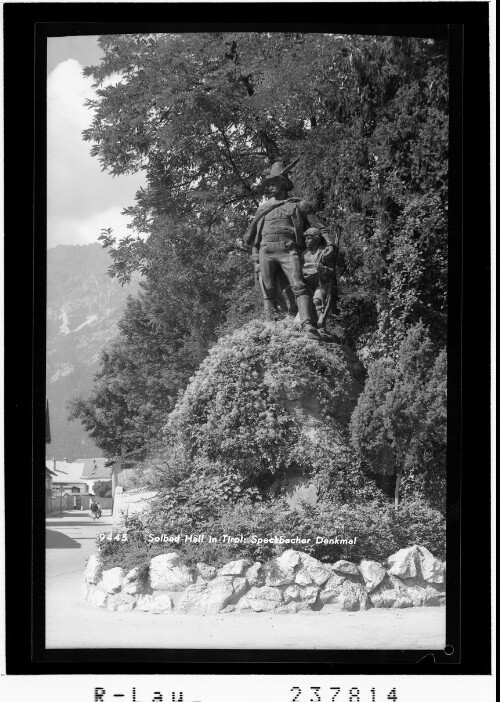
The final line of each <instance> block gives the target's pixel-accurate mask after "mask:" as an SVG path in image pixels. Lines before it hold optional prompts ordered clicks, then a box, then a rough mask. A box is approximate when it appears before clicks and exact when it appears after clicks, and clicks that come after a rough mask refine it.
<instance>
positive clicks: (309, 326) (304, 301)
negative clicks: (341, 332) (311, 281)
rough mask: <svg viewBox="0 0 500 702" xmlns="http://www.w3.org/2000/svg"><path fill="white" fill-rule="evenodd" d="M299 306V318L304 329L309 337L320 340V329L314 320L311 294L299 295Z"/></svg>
mask: <svg viewBox="0 0 500 702" xmlns="http://www.w3.org/2000/svg"><path fill="white" fill-rule="evenodd" d="M297 307H298V308H299V319H300V326H301V327H302V331H303V332H304V334H305V335H306V336H307V337H308V338H309V339H316V340H319V338H320V336H319V334H318V330H317V329H316V325H315V324H314V322H313V321H312V320H313V315H312V302H311V298H310V297H309V295H299V297H298V298H297Z"/></svg>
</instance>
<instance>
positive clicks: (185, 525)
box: [101, 500, 446, 569]
mask: <svg viewBox="0 0 500 702" xmlns="http://www.w3.org/2000/svg"><path fill="white" fill-rule="evenodd" d="M165 514H166V515H168V514H169V511H168V510H166V511H165ZM153 525H154V528H153ZM127 527H128V530H129V532H128V533H129V541H128V542H125V543H122V542H113V541H111V542H106V545H105V546H104V548H103V550H102V551H101V558H102V559H103V560H104V561H105V563H106V567H113V566H115V565H121V566H122V567H123V568H125V569H128V568H133V567H142V568H145V567H147V563H148V561H149V560H150V559H151V558H153V557H154V556H156V555H159V554H160V553H166V552H169V551H178V552H179V553H180V554H181V556H182V560H183V562H185V563H187V564H189V565H194V564H195V563H196V562H198V561H203V562H205V563H209V564H211V565H215V566H221V565H223V564H225V563H227V562H228V561H230V560H235V559H238V558H244V557H246V558H250V559H251V560H259V561H262V562H263V561H265V562H268V561H270V560H272V559H273V558H275V557H276V556H278V555H279V554H280V553H282V552H283V551H284V550H286V549H288V548H294V549H296V550H299V551H304V552H306V553H309V554H310V555H312V556H313V557H315V558H318V559H319V560H321V561H323V562H330V563H333V562H335V561H337V560H339V559H346V560H350V561H360V560H361V559H371V560H376V561H384V560H385V559H386V558H387V557H388V556H389V555H391V554H392V553H394V552H395V551H397V550H399V549H400V548H406V547H407V546H411V545H413V544H419V545H421V546H425V547H426V548H428V549H429V550H430V551H431V553H433V554H434V555H435V556H437V557H439V558H444V557H445V527H446V525H445V520H444V518H443V517H442V515H441V514H440V513H439V512H438V511H437V510H434V509H431V508H429V507H428V506H426V505H425V503H423V502H421V501H419V500H413V501H412V502H407V503H405V504H404V505H402V506H401V508H400V509H399V510H395V509H394V506H393V505H392V504H390V503H388V502H385V503H383V502H380V501H373V502H367V503H365V504H362V505H356V506H354V505H339V504H335V503H325V502H321V503H319V504H318V505H316V506H311V505H306V504H304V505H302V506H301V508H300V509H290V508H289V507H288V506H287V504H286V503H285V502H283V501H281V500H278V501H276V502H273V503H271V502H262V503H260V504H250V503H249V502H247V501H243V502H241V503H240V504H237V505H234V506H232V507H231V508H228V507H227V505H226V507H225V508H224V509H221V510H220V511H219V512H217V510H216V509H213V511H212V513H211V514H209V515H208V516H207V518H206V519H205V521H203V520H202V519H199V518H198V519H197V520H195V523H194V524H193V523H190V522H189V520H186V521H184V522H182V521H181V522H180V523H179V522H178V521H177V520H176V519H173V518H169V519H167V521H165V522H164V523H163V524H161V523H160V520H159V514H158V512H156V513H155V514H154V520H153V519H152V517H151V515H150V517H149V520H148V518H144V519H143V520H142V521H141V522H139V521H138V520H134V522H130V523H129V524H128V525H127ZM149 533H154V534H160V533H166V534H169V535H176V534H179V533H180V534H181V535H183V534H196V535H198V534H202V533H204V534H205V535H206V538H205V541H203V542H202V543H192V542H187V543H186V542H185V541H184V540H183V538H181V543H180V544H178V545H177V544H172V543H167V544H149V543H148V542H147V538H148V534H149ZM224 534H226V535H228V536H232V537H239V536H240V535H243V537H245V538H246V539H247V541H246V543H234V542H228V541H227V540H226V541H223V536H224ZM209 535H210V536H212V537H216V538H217V539H218V540H217V542H214V543H209V541H208V536H209ZM252 535H253V537H255V538H254V543H252V542H251V540H250V537H252ZM276 536H277V537H280V536H282V537H283V538H285V539H289V538H295V537H300V538H303V539H310V542H309V543H308V544H300V543H299V544H274V543H258V539H259V538H260V539H269V537H276ZM318 536H321V537H324V538H325V539H333V538H335V536H338V537H339V539H352V540H354V537H356V543H353V544H349V543H344V544H342V543H338V544H335V543H333V544H328V543H324V542H323V543H316V537H318ZM124 564H125V565H124Z"/></svg>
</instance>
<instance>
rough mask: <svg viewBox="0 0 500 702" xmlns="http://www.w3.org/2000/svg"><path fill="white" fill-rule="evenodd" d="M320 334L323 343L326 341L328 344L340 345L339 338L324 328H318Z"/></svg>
mask: <svg viewBox="0 0 500 702" xmlns="http://www.w3.org/2000/svg"><path fill="white" fill-rule="evenodd" d="M318 334H319V337H320V339H321V341H326V342H327V343H328V344H334V343H338V340H337V337H336V336H333V335H332V334H329V333H328V332H327V331H326V329H325V328H324V327H318Z"/></svg>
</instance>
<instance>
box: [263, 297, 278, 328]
mask: <svg viewBox="0 0 500 702" xmlns="http://www.w3.org/2000/svg"><path fill="white" fill-rule="evenodd" d="M277 314H278V306H277V304H276V302H275V301H274V300H270V299H269V298H264V317H265V319H266V321H267V322H274V321H276V316H277Z"/></svg>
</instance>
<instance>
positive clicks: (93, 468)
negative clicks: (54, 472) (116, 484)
mask: <svg viewBox="0 0 500 702" xmlns="http://www.w3.org/2000/svg"><path fill="white" fill-rule="evenodd" d="M78 462H79V463H83V471H82V478H83V479H84V480H111V467H110V466H106V465H105V463H106V459H105V458H80V459H79V461H78Z"/></svg>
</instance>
